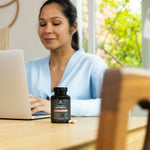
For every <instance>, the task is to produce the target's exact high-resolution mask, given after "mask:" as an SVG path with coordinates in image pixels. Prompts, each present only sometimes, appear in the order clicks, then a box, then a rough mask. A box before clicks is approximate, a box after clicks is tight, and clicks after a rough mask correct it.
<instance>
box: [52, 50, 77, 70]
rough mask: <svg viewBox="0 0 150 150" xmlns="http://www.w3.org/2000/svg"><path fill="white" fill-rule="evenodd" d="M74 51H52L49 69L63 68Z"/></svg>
mask: <svg viewBox="0 0 150 150" xmlns="http://www.w3.org/2000/svg"><path fill="white" fill-rule="evenodd" d="M74 52H75V50H73V49H72V48H70V49H66V50H53V51H51V56H50V64H49V65H50V67H56V68H61V67H65V66H66V65H67V63H68V61H69V59H70V57H71V56H72V55H73V54H74Z"/></svg>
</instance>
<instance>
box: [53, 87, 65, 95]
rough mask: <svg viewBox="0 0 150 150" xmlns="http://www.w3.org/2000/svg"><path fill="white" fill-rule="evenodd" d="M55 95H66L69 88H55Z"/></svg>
mask: <svg viewBox="0 0 150 150" xmlns="http://www.w3.org/2000/svg"><path fill="white" fill-rule="evenodd" d="M54 92H55V95H66V92H67V87H54Z"/></svg>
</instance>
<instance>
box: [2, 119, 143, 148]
mask: <svg viewBox="0 0 150 150" xmlns="http://www.w3.org/2000/svg"><path fill="white" fill-rule="evenodd" d="M72 119H73V120H77V123H76V124H54V123H51V121H50V119H49V118H47V119H39V120H4V119H0V150H56V149H57V150H58V149H59V150H60V149H71V148H72V149H75V150H76V149H77V147H78V150H79V149H85V150H89V149H91V150H92V149H94V148H95V145H94V144H95V139H96V136H97V127H98V117H72ZM145 124H146V118H143V117H132V118H130V124H129V128H128V131H127V132H128V138H127V147H128V149H130V148H132V147H133V146H132V145H134V144H133V143H135V137H136V136H137V135H142V136H140V137H141V139H142V138H143V136H144V129H145ZM133 137H134V138H133ZM141 139H140V138H138V139H137V140H140V141H141ZM136 142H137V141H136ZM137 143H138V142H137ZM138 144H139V143H138ZM132 150H134V149H132Z"/></svg>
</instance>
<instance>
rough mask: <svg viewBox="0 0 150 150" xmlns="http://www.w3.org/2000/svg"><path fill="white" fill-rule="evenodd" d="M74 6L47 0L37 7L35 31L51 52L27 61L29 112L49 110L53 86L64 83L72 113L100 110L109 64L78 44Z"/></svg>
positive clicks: (78, 113) (91, 112)
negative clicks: (103, 84) (37, 22)
mask: <svg viewBox="0 0 150 150" xmlns="http://www.w3.org/2000/svg"><path fill="white" fill-rule="evenodd" d="M76 19H77V13H76V8H75V7H74V6H73V4H72V3H71V2H70V1H69V0H63V1H62V0H47V1H46V2H45V3H44V4H43V5H42V7H41V9H40V14H39V28H38V33H39V37H40V40H41V42H42V44H43V45H44V46H45V48H46V49H48V50H49V51H50V55H49V56H46V57H43V58H37V59H34V60H31V61H29V62H27V63H26V74H27V82H28V89H29V93H30V101H31V110H32V113H33V114H34V113H37V112H45V113H48V114H50V110H51V108H50V100H48V99H49V98H50V97H51V96H52V95H53V94H54V93H53V88H54V87H56V86H58V87H59V86H60V87H67V88H68V92H67V94H68V95H70V96H71V115H72V116H95V115H99V111H100V102H101V99H100V93H101V86H102V82H103V75H104V72H105V70H106V69H107V68H108V67H107V65H106V64H105V63H104V61H103V60H102V59H101V58H100V57H99V56H96V55H92V54H87V53H85V52H84V50H83V49H79V46H78V32H77V22H76Z"/></svg>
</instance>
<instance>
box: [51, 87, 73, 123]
mask: <svg viewBox="0 0 150 150" xmlns="http://www.w3.org/2000/svg"><path fill="white" fill-rule="evenodd" d="M66 93H67V87H55V88H54V95H53V96H51V122H52V123H67V122H68V120H70V118H71V117H70V116H71V114H70V96H68V95H67V94H66Z"/></svg>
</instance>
